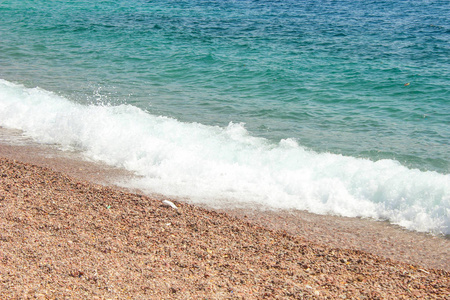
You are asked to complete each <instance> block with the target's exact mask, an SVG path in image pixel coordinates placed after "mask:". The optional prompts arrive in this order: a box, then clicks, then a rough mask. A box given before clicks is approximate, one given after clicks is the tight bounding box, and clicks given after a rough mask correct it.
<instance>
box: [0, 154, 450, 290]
mask: <svg viewBox="0 0 450 300" xmlns="http://www.w3.org/2000/svg"><path fill="white" fill-rule="evenodd" d="M174 202H175V201H174ZM175 204H176V205H177V206H178V207H179V209H178V210H175V209H173V208H171V207H169V206H164V205H162V203H161V201H160V200H155V199H152V198H149V197H146V196H143V195H139V194H132V193H126V192H124V191H120V190H117V189H114V188H111V187H103V186H100V185H96V184H92V183H88V182H85V181H80V180H76V179H73V178H72V177H68V176H66V175H64V174H62V173H58V172H55V171H52V170H50V169H47V168H43V167H38V166H34V165H30V164H24V163H20V162H16V161H13V160H9V159H0V214H1V215H0V294H1V295H2V298H7V299H29V298H33V299H34V298H38V299H54V298H57V299H66V298H67V299H107V298H111V299H168V298H173V299H202V298H203V299H206V298H207V299H241V298H242V299H264V298H267V299H290V298H293V299H294V298H296V299H305V298H319V299H320V298H328V299H345V298H351V299H358V298H359V299H450V297H449V295H450V274H449V273H448V272H446V271H444V270H437V269H427V268H424V267H421V266H416V265H409V264H404V263H398V262H394V261H392V260H389V259H385V258H382V257H380V256H376V255H373V254H368V253H365V252H362V251H355V250H341V249H338V248H331V247H325V246H318V245H315V244H312V243H310V242H307V241H306V240H303V239H301V238H299V237H296V236H293V235H290V234H288V233H286V232H283V231H271V230H268V229H266V228H263V227H260V226H258V225H255V224H254V223H249V222H245V221H243V220H241V219H237V218H234V217H231V216H229V215H227V214H224V213H218V212H214V211H209V210H205V209H202V208H199V207H196V206H191V205H188V204H185V203H178V202H175Z"/></svg>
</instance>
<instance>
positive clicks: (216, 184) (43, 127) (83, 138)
mask: <svg viewBox="0 0 450 300" xmlns="http://www.w3.org/2000/svg"><path fill="white" fill-rule="evenodd" d="M0 126H3V127H8V128H15V129H21V130H23V131H24V132H25V134H26V135H28V136H30V137H32V138H33V139H34V140H36V141H38V142H41V143H52V144H58V145H60V147H61V148H63V149H77V150H81V151H83V153H84V154H85V155H86V157H88V158H89V159H94V160H99V161H103V162H106V163H108V164H110V165H114V166H118V167H122V168H126V169H128V170H131V171H133V172H135V173H136V174H138V175H140V177H139V178H137V179H133V180H132V181H130V182H128V183H127V185H128V186H133V187H137V188H140V189H143V190H146V191H149V192H156V193H161V194H165V195H168V196H177V197H187V198H189V199H190V201H192V202H196V203H206V204H208V205H210V206H213V207H222V208H226V207H236V206H243V205H245V206H250V207H251V206H256V205H257V206H265V207H269V208H284V209H301V210H308V211H310V212H313V213H318V214H336V215H342V216H349V217H369V218H375V219H387V220H389V221H391V222H393V223H396V224H399V225H401V226H403V227H405V228H408V229H411V230H417V231H425V232H435V233H444V234H450V175H448V174H447V175H445V174H439V173H437V172H431V171H428V172H423V171H420V170H416V169H408V168H406V167H404V166H402V165H401V164H399V163H398V162H397V161H393V160H379V161H376V162H373V161H370V160H367V159H360V158H354V157H348V156H342V155H336V154H330V153H316V152H313V151H310V150H308V149H305V148H304V147H302V146H301V145H299V144H298V143H297V142H296V141H295V140H292V139H285V140H281V141H280V142H279V143H277V144H274V143H271V142H269V141H268V140H266V139H263V138H258V137H254V136H251V135H250V134H249V132H248V131H247V130H246V129H245V126H244V124H235V123H230V124H229V125H228V126H227V127H225V128H222V127H214V126H205V125H202V124H199V123H182V122H179V121H177V120H175V119H171V118H167V117H163V116H154V115H151V114H149V113H147V112H145V111H143V110H141V109H139V108H137V107H134V106H131V105H120V106H96V105H90V106H85V105H81V104H77V103H74V102H71V101H69V100H68V99H66V98H63V97H60V96H58V95H55V94H53V93H51V92H48V91H45V90H42V89H39V88H33V89H29V88H25V87H23V86H21V85H16V84H13V83H10V82H8V81H5V80H0Z"/></svg>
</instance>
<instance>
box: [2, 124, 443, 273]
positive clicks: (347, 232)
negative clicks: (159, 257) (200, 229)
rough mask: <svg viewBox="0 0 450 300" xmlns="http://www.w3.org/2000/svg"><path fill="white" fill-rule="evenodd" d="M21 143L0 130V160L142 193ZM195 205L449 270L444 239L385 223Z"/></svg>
mask: <svg viewBox="0 0 450 300" xmlns="http://www.w3.org/2000/svg"><path fill="white" fill-rule="evenodd" d="M8 139H9V143H8ZM21 139H24V138H23V136H22V135H21V132H20V131H15V130H9V129H4V128H0V157H4V158H8V159H13V160H18V161H21V162H25V163H31V164H34V165H38V166H41V167H46V168H50V169H52V170H55V171H57V172H62V173H64V174H67V175H69V176H71V177H73V178H75V179H77V180H82V181H89V182H93V183H96V184H101V185H105V186H112V187H114V188H115V189H119V190H121V191H125V192H134V193H139V194H143V192H142V191H139V190H133V189H128V188H125V187H120V186H117V185H116V184H115V183H116V182H118V181H122V180H126V179H127V178H130V177H132V176H133V174H132V173H131V172H128V171H126V170H121V169H117V168H113V167H110V166H107V165H105V164H102V163H96V162H89V161H86V160H83V158H82V156H81V155H80V154H78V153H68V152H62V151H60V150H57V149H56V148H54V147H51V146H48V145H40V144H37V143H33V142H31V141H29V140H25V141H23V143H21V142H20V141H21ZM18 141H19V142H18ZM147 196H149V197H152V198H155V199H158V200H162V199H166V198H167V197H164V195H160V194H151V195H148V194H147ZM180 201H183V200H180ZM184 202H186V201H184ZM200 207H204V208H206V209H211V210H215V211H218V212H223V213H226V214H229V215H231V216H234V217H237V218H239V219H242V220H244V221H250V222H253V223H255V224H258V225H259V226H263V227H265V228H267V229H271V230H281V231H286V232H287V233H289V234H291V235H294V236H299V237H301V238H304V239H306V240H308V241H310V242H312V243H315V244H322V245H326V246H328V247H334V248H342V249H349V250H360V251H365V252H368V253H372V254H376V255H380V256H383V257H385V258H389V259H393V260H396V261H399V262H404V263H409V264H419V265H422V266H424V267H427V268H435V269H442V270H445V271H450V239H449V238H448V237H445V236H434V235H431V234H428V233H420V232H414V231H409V230H406V229H404V228H402V227H400V226H396V225H393V224H390V223H388V222H381V221H374V220H370V219H361V218H349V217H340V216H333V215H317V214H313V213H309V212H307V211H283V210H265V211H261V210H249V209H233V208H231V209H213V208H208V207H206V206H201V205H200Z"/></svg>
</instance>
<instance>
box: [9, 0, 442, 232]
mask: <svg viewBox="0 0 450 300" xmlns="http://www.w3.org/2000/svg"><path fill="white" fill-rule="evenodd" d="M0 15H1V17H0V126H3V127H10V128H17V129H21V130H23V131H24V134H26V135H28V136H31V137H33V138H34V139H35V140H37V141H38V142H43V143H52V144H58V145H60V147H61V148H63V149H72V150H73V149H75V150H78V151H84V152H85V154H86V156H87V157H89V158H90V159H96V160H102V161H105V162H107V163H110V164H112V165H116V166H120V167H124V168H127V169H130V170H132V171H134V172H136V173H138V174H140V175H142V176H143V178H144V179H143V180H142V181H141V182H139V183H137V182H134V183H133V184H134V185H138V186H139V187H140V188H144V189H145V188H148V189H149V190H153V191H157V192H162V193H166V194H171V195H176V196H182V197H188V198H190V199H192V201H199V202H208V201H210V202H214V203H215V204H216V205H221V206H224V205H225V206H226V205H230V206H231V205H237V204H236V203H240V204H242V202H246V203H247V204H250V205H251V203H258V204H263V205H267V206H269V207H275V208H293V209H307V210H310V211H312V212H316V213H332V214H340V215H347V216H361V217H372V218H376V219H388V220H390V221H391V222H393V223H398V224H400V225H402V226H405V227H407V228H410V229H413V230H419V231H432V232H441V233H447V234H448V233H449V232H450V228H449V224H450V175H449V174H450V151H449V149H450V145H449V143H450V142H449V141H450V2H449V1H444V0H442V1H431V0H430V1H425V0H417V1H355V0H353V1H350V0H343V1H321V0H318V1H312V0H311V1H288V0H286V1H264V0H261V1H256V0H254V1H227V0H223V1H200V0H192V1H158V0H157V1H144V0H128V1H119V0H116V1H62V0H60V1H57V0H50V1H43V0H42V1H28V0H22V1H2V2H1V3H0ZM129 184H131V183H129ZM207 199H209V200H207ZM242 199H247V200H242ZM209 204H211V203H209Z"/></svg>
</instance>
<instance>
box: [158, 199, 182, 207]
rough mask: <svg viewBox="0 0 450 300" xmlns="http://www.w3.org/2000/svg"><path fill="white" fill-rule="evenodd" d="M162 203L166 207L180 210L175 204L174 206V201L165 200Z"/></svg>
mask: <svg viewBox="0 0 450 300" xmlns="http://www.w3.org/2000/svg"><path fill="white" fill-rule="evenodd" d="M162 203H163V204H164V205H165V206H170V207H172V208H175V209H178V207H177V206H176V205H175V204H173V202H172V201H169V200H164V201H163V202H162Z"/></svg>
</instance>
